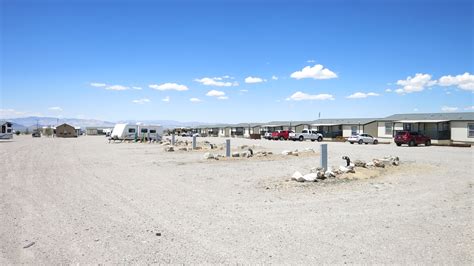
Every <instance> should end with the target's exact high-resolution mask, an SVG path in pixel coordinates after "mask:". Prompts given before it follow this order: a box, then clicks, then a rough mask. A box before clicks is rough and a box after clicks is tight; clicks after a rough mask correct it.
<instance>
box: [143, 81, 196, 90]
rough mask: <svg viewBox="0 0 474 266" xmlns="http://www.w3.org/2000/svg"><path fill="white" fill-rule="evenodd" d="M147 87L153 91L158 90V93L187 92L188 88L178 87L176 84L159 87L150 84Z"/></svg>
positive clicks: (165, 84)
mask: <svg viewBox="0 0 474 266" xmlns="http://www.w3.org/2000/svg"><path fill="white" fill-rule="evenodd" d="M148 87H150V88H151V89H154V90H159V91H167V90H175V91H187V90H188V87H186V86H185V85H180V84H177V83H164V84H161V85H157V84H150V85H148Z"/></svg>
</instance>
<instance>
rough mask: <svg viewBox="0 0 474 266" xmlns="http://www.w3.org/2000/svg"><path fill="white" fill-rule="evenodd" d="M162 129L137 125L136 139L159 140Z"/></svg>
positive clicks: (154, 126) (158, 126)
mask: <svg viewBox="0 0 474 266" xmlns="http://www.w3.org/2000/svg"><path fill="white" fill-rule="evenodd" d="M162 135H163V127H162V126H160V125H138V138H139V139H144V140H161V136H162Z"/></svg>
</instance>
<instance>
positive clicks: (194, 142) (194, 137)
mask: <svg viewBox="0 0 474 266" xmlns="http://www.w3.org/2000/svg"><path fill="white" fill-rule="evenodd" d="M195 149H196V136H193V150H195Z"/></svg>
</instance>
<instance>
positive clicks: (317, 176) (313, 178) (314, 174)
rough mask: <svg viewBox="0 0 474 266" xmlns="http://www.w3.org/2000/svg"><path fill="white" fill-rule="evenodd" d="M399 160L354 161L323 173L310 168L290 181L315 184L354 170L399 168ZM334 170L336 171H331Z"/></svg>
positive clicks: (394, 158) (384, 158)
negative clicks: (307, 171)
mask: <svg viewBox="0 0 474 266" xmlns="http://www.w3.org/2000/svg"><path fill="white" fill-rule="evenodd" d="M399 165H400V158H398V157H397V156H385V157H383V158H381V159H373V160H372V161H370V162H365V161H362V160H356V161H354V162H353V163H350V165H347V166H339V168H337V169H336V168H332V169H329V170H327V171H325V170H324V169H323V168H322V167H317V168H316V167H314V168H311V170H310V173H309V174H306V175H303V174H301V173H300V172H299V171H296V172H295V173H294V174H293V175H292V176H291V180H294V181H298V182H317V181H318V180H324V179H326V178H334V177H337V176H340V175H343V174H346V173H355V172H356V168H357V167H360V168H374V167H377V168H385V167H391V166H399ZM333 169H336V170H333Z"/></svg>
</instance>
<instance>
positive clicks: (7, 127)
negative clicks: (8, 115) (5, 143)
mask: <svg viewBox="0 0 474 266" xmlns="http://www.w3.org/2000/svg"><path fill="white" fill-rule="evenodd" d="M0 126H1V127H2V128H1V130H0V139H11V138H13V128H12V126H13V124H12V123H10V122H7V121H1V122H0Z"/></svg>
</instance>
